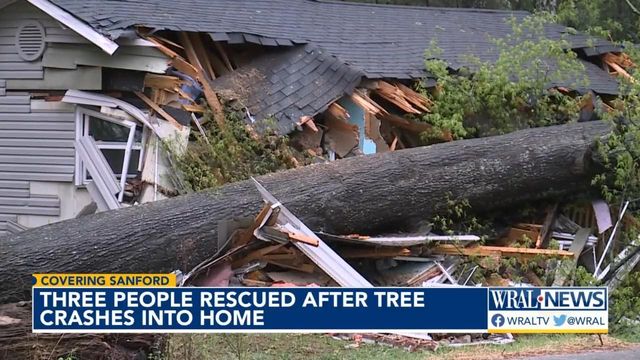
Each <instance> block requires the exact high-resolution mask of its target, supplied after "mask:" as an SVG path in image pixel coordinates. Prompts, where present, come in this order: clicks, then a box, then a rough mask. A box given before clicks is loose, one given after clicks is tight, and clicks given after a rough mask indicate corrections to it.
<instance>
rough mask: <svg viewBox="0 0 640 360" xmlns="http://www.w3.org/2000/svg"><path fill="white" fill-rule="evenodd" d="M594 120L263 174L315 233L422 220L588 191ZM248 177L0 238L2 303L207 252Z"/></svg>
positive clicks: (245, 202)
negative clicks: (50, 276) (86, 277)
mask: <svg viewBox="0 0 640 360" xmlns="http://www.w3.org/2000/svg"><path fill="white" fill-rule="evenodd" d="M608 131H609V127H608V125H607V124H605V123H603V122H591V123H580V124H572V125H563V126H554V127H548V128H539V129H530V130H523V131H519V132H515V133H511V134H508V135H503V136H495V137H490V138H482V139H473V140H464V141H456V142H452V143H445V144H439V145H434V146H430V147H424V148H415V149H409V150H402V151H397V152H390V153H384V154H378V155H372V156H364V157H356V158H349V159H346V160H341V161H336V162H332V163H327V164H321V165H313V166H308V167H304V168H299V169H295V170H290V171H285V172H280V173H276V174H271V175H267V176H262V177H260V178H259V179H258V180H259V181H260V182H261V183H262V184H263V185H264V186H265V187H266V188H267V189H268V190H269V191H271V192H272V193H273V194H274V195H275V196H276V197H277V198H278V199H279V200H281V201H282V202H283V203H284V204H285V205H286V206H287V207H288V208H289V209H290V210H292V211H293V212H294V213H295V214H296V215H297V216H298V217H299V218H300V219H302V220H303V221H304V222H306V224H307V225H308V226H309V227H311V228H312V229H314V230H322V231H326V232H330V233H334V234H350V233H358V232H359V233H367V232H371V231H375V230H376V229H386V228H399V227H401V226H403V225H406V224H408V223H412V222H413V223H415V222H416V221H421V220H426V219H429V218H431V217H432V216H433V215H434V214H436V213H438V212H439V211H442V210H443V208H444V207H446V201H445V200H446V199H447V198H453V199H467V200H469V202H470V204H471V206H472V207H473V208H474V209H476V210H490V209H495V208H497V207H504V206H511V205H514V204H518V203H521V202H524V201H531V200H536V199H544V198H550V197H560V196H565V195H568V194H572V193H576V192H578V191H581V190H584V189H586V188H587V187H588V184H589V182H590V179H591V177H592V171H591V170H590V165H591V155H590V149H591V147H592V144H593V142H594V140H595V139H596V138H598V137H600V136H603V135H605V134H607V133H608ZM260 206H261V200H260V196H259V195H258V193H257V191H256V190H255V189H254V187H253V185H252V184H251V182H249V181H243V182H239V183H235V184H230V185H227V186H224V187H221V188H219V189H217V190H214V191H207V192H203V193H196V194H191V195H187V196H181V197H177V198H174V199H169V200H164V201H159V202H156V203H151V204H147V205H143V206H136V207H131V208H127V209H122V210H118V211H112V212H106V213H101V214H96V215H92V216H89V217H83V218H80V219H74V220H68V221H64V222H59V223H55V224H52V225H48V226H44V227H41V228H36V229H32V230H28V231H25V232H23V233H20V234H18V235H14V236H11V237H5V238H2V239H0V249H2V251H1V252H0V302H11V301H19V300H22V299H26V298H28V297H29V292H30V285H31V280H30V274H32V273H36V272H70V273H80V272H129V273H135V272H167V271H172V270H174V269H182V270H183V271H185V270H189V269H190V268H191V267H193V266H194V265H195V264H197V263H199V262H201V261H202V260H203V259H205V258H207V257H208V256H211V254H212V253H214V251H215V250H216V249H215V246H216V245H215V244H216V242H217V226H218V222H219V221H221V220H227V219H231V218H234V217H238V216H246V215H251V214H255V213H256V212H257V211H258V210H259V208H260Z"/></svg>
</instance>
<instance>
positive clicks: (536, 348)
mask: <svg viewBox="0 0 640 360" xmlns="http://www.w3.org/2000/svg"><path fill="white" fill-rule="evenodd" d="M602 339H603V342H604V346H601V345H600V341H599V339H598V337H597V336H593V335H521V336H520V337H518V338H517V341H516V342H514V343H512V344H508V345H477V346H465V347H461V348H451V347H444V346H443V347H440V348H439V349H438V350H436V351H435V352H433V351H416V352H408V351H406V350H404V349H399V348H392V347H389V346H384V345H374V344H361V345H360V347H358V348H353V346H350V345H352V344H354V343H353V342H349V341H341V340H335V339H333V338H332V337H330V336H328V335H324V334H268V335H267V334H265V335H263V334H254V335H242V334H232V335H226V334H225V335H223V334H219V335H172V336H171V337H170V338H169V339H168V341H167V342H168V346H167V350H166V351H165V352H164V353H163V354H162V355H161V356H159V357H157V358H159V359H163V360H165V359H166V360H192V359H193V360H195V359H216V360H217V359H220V360H223V359H240V360H248V359H278V360H280V359H292V360H293V359H301V360H302V359H303V360H312V359H326V360H329V359H356V360H358V359H362V360H365V359H366V360H369V359H372V360H375V359H408V360H411V359H421V360H425V359H426V360H428V359H469V360H472V359H473V360H476V359H478V360H481V359H498V358H499V359H504V358H516V357H521V356H533V355H538V354H555V353H575V352H586V351H597V350H609V349H616V348H624V347H628V346H630V344H629V343H627V342H624V341H622V340H619V339H615V338H613V337H610V336H606V335H603V337H602Z"/></svg>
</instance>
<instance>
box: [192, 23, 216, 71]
mask: <svg viewBox="0 0 640 360" xmlns="http://www.w3.org/2000/svg"><path fill="white" fill-rule="evenodd" d="M189 38H190V39H191V44H192V45H193V49H194V50H195V52H196V56H197V57H198V60H200V63H201V65H202V66H203V68H204V71H205V73H207V75H209V79H211V80H213V79H215V78H216V73H215V71H214V70H213V66H212V64H211V61H210V60H209V51H207V49H206V47H205V46H204V43H203V42H202V38H200V34H199V33H189Z"/></svg>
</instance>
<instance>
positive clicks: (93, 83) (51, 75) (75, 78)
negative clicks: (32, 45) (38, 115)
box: [7, 52, 102, 90]
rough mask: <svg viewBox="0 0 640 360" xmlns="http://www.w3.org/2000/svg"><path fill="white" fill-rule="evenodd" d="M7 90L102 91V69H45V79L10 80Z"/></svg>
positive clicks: (86, 67)
mask: <svg viewBox="0 0 640 360" xmlns="http://www.w3.org/2000/svg"><path fill="white" fill-rule="evenodd" d="M45 54H46V52H45ZM7 88H9V89H14V90H30V89H38V90H60V89H79V90H102V69H101V68H99V67H91V66H78V68H77V69H75V70H69V69H51V68H45V69H44V78H43V79H20V80H8V81H7Z"/></svg>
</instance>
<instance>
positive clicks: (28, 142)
mask: <svg viewBox="0 0 640 360" xmlns="http://www.w3.org/2000/svg"><path fill="white" fill-rule="evenodd" d="M5 84H6V82H5V81H4V80H0V235H4V234H6V233H7V232H9V230H10V228H11V227H10V226H9V225H10V224H8V222H9V221H11V222H14V223H17V221H18V220H19V216H20V217H23V216H46V217H57V216H60V206H61V204H60V198H59V197H58V196H57V195H51V194H46V195H45V194H35V193H33V192H32V189H33V188H34V187H33V186H32V182H56V183H60V182H62V183H69V184H70V186H71V185H72V181H73V174H74V164H75V160H74V159H75V149H74V146H73V139H74V138H75V112H74V107H73V106H69V105H66V104H60V106H57V107H56V106H51V104H47V106H43V105H42V101H41V100H32V99H31V95H30V94H29V93H26V92H14V91H7V90H6V89H5V87H4V86H5Z"/></svg>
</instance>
